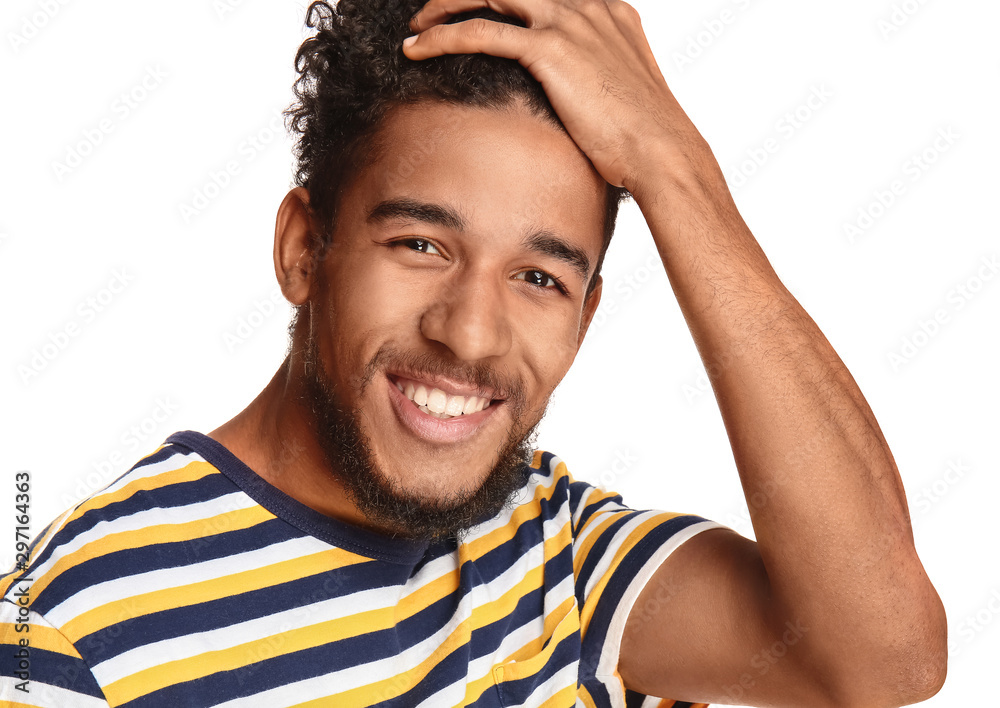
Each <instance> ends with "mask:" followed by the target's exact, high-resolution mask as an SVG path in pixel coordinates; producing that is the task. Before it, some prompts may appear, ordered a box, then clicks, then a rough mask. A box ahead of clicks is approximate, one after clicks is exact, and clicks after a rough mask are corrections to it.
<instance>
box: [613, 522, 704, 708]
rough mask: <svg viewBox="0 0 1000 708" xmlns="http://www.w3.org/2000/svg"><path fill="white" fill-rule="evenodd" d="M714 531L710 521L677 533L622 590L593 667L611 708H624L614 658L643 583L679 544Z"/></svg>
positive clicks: (619, 648) (619, 647)
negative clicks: (598, 656)
mask: <svg viewBox="0 0 1000 708" xmlns="http://www.w3.org/2000/svg"><path fill="white" fill-rule="evenodd" d="M715 528H724V527H723V526H722V525H721V524H717V523H715V522H714V521H701V522H698V523H695V524H692V525H690V526H688V527H687V528H685V529H683V530H681V531H678V532H677V533H675V534H674V535H673V536H671V537H670V538H669V539H667V541H666V542H665V543H664V544H663V545H662V546H660V547H659V548H657V549H656V551H655V552H654V553H653V555H651V556H650V557H649V560H648V561H646V563H645V564H644V565H643V566H642V568H640V569H639V571H638V572H637V573H636V574H635V577H634V578H633V579H632V582H630V583H629V584H628V588H627V589H626V590H625V592H624V594H623V595H622V597H621V600H620V601H619V602H618V607H617V609H616V610H615V613H614V615H613V616H612V618H611V622H610V624H609V625H608V633H607V636H606V637H605V638H604V645H603V648H602V650H601V658H600V660H599V662H598V664H597V670H596V671H595V675H596V677H597V678H598V679H599V680H600V681H602V682H603V683H604V684H605V685H607V686H608V688H609V691H608V692H609V693H610V694H611V698H612V701H613V705H614V706H615V708H624V706H625V702H624V697H622V696H621V694H620V693H619V692H618V686H619V680H618V677H617V676H615V675H614V672H615V671H616V670H617V669H618V655H619V652H620V651H621V641H622V635H623V634H624V633H625V623H626V622H627V620H628V616H629V614H630V613H631V612H632V606H633V605H634V604H635V601H636V599H637V598H638V597H639V594H640V593H641V592H642V590H643V588H644V587H645V586H646V583H648V582H649V579H650V578H652V577H653V574H654V573H655V572H656V571H657V569H658V568H659V567H660V566H661V565H662V564H663V562H664V561H665V560H666V559H667V557H668V556H670V554H671V553H673V552H674V551H675V550H676V549H678V548H680V546H681V544H683V543H685V542H686V541H688V540H690V539H691V538H693V537H694V536H696V535H698V534H699V533H701V532H702V531H707V530H708V529H715ZM611 689H614V690H611Z"/></svg>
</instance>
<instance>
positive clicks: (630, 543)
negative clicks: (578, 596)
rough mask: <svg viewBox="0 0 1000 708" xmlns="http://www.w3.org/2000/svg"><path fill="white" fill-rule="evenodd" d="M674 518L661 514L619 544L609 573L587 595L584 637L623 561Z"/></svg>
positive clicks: (582, 621)
mask: <svg viewBox="0 0 1000 708" xmlns="http://www.w3.org/2000/svg"><path fill="white" fill-rule="evenodd" d="M612 516H614V515H612ZM674 516H677V514H663V513H661V514H657V515H655V516H654V517H652V518H651V519H649V520H647V521H646V522H644V523H642V524H639V525H638V526H637V527H636V528H634V529H633V530H632V532H631V533H630V534H629V535H628V536H626V537H625V539H624V540H623V541H622V542H621V544H619V546H618V547H617V548H616V549H615V550H614V553H615V557H614V560H613V561H612V563H611V565H610V566H609V567H608V569H607V571H605V573H604V575H602V576H601V579H600V580H599V581H597V583H596V584H595V585H594V587H593V589H592V590H591V591H590V594H589V595H587V602H586V604H585V605H584V606H583V608H581V612H580V626H581V632H582V635H583V636H584V637H585V636H587V629H588V628H589V627H590V620H591V618H592V617H593V616H594V610H595V609H597V602H598V600H600V598H601V593H602V592H604V588H605V587H606V586H607V584H608V580H610V579H611V576H612V575H614V574H615V571H616V570H617V569H618V566H619V565H620V564H621V562H622V560H623V559H624V558H625V556H626V555H628V552H629V551H631V550H632V549H633V548H634V547H635V546H636V544H638V543H639V541H641V540H642V539H643V538H644V537H645V536H646V534H648V533H649V532H650V531H651V530H652V529H654V528H655V527H657V526H659V525H660V524H662V523H663V522H664V521H666V520H667V519H668V518H673V517H674ZM588 540H589V539H588Z"/></svg>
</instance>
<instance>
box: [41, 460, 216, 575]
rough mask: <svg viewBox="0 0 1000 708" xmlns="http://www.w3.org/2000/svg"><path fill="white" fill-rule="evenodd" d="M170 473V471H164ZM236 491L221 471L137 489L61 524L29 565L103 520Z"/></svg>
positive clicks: (42, 558) (193, 501) (204, 499)
mask: <svg viewBox="0 0 1000 708" xmlns="http://www.w3.org/2000/svg"><path fill="white" fill-rule="evenodd" d="M164 474H169V473H166V472H165V473H164ZM234 491H236V489H235V487H234V486H233V484H232V482H230V481H229V480H228V479H226V478H225V477H224V476H222V475H221V474H212V475H208V476H207V477H203V478H201V479H196V480H190V481H183V482H176V483H173V484H167V485H165V486H163V487H159V488H157V489H149V490H139V491H137V492H136V493H135V494H132V495H131V496H130V497H128V498H127V499H122V500H120V501H117V502H114V503H111V504H108V505H106V506H103V507H101V508H97V509H90V510H88V511H86V512H84V513H83V515H81V516H80V517H78V518H76V519H73V520H72V521H70V522H69V523H67V524H66V525H65V526H64V527H63V528H61V529H60V530H59V531H58V532H57V533H56V535H55V537H53V539H52V542H51V543H49V544H48V546H47V547H46V549H45V550H44V551H43V552H42V554H41V555H40V556H39V557H38V558H36V559H35V560H34V561H33V563H32V565H33V566H37V565H39V564H41V563H44V562H45V561H46V560H48V558H49V557H50V556H52V554H53V553H55V552H56V550H57V549H58V548H60V547H61V546H63V545H65V544H67V543H69V542H71V541H72V540H73V539H74V538H76V537H77V536H78V535H80V534H82V533H85V532H86V531H89V530H90V529H92V528H94V527H95V526H96V525H97V524H99V523H101V522H102V521H115V520H117V519H121V518H125V517H127V516H131V515H133V514H138V513H140V512H143V511H149V510H152V509H160V508H174V507H181V506H187V505H188V504H197V503H198V502H204V501H209V500H211V499H216V498H218V497H221V496H225V495H226V494H232V493H233V492H234Z"/></svg>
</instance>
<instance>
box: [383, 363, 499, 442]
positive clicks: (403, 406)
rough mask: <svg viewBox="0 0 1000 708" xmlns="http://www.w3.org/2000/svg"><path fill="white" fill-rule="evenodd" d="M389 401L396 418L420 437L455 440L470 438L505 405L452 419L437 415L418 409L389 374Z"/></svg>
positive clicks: (497, 405)
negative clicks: (437, 416) (436, 416)
mask: <svg viewBox="0 0 1000 708" xmlns="http://www.w3.org/2000/svg"><path fill="white" fill-rule="evenodd" d="M386 384H387V385H388V387H389V400H390V401H392V405H393V408H394V409H395V410H396V415H397V417H398V418H399V419H400V420H401V421H402V422H403V424H404V425H406V427H408V428H409V429H410V430H411V431H412V432H414V433H415V434H416V435H417V436H418V437H420V438H422V439H423V440H427V441H428V442H435V443H456V442H461V441H462V440H465V439H466V438H469V437H471V436H472V435H474V434H475V433H476V431H477V430H479V429H480V428H481V427H482V426H483V424H484V423H486V421H487V420H489V418H490V417H491V416H492V415H493V414H494V413H496V411H497V408H499V407H500V405H502V404H496V403H493V404H491V405H490V407H489V408H484V409H483V410H481V411H479V412H478V413H470V414H469V415H459V416H455V417H453V418H446V419H441V418H435V417H434V416H432V415H429V414H427V413H424V412H423V411H422V410H420V409H419V408H417V404H415V403H414V402H413V401H411V400H410V399H409V398H407V397H406V396H405V395H404V394H403V392H402V391H400V390H399V389H398V388H397V387H396V384H395V382H393V381H392V379H390V378H388V377H386Z"/></svg>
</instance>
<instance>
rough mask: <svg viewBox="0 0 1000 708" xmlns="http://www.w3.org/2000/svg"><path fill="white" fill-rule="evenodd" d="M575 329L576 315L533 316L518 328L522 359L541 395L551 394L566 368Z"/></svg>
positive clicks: (571, 357) (571, 355) (573, 352)
mask: <svg viewBox="0 0 1000 708" xmlns="http://www.w3.org/2000/svg"><path fill="white" fill-rule="evenodd" d="M579 331H580V328H579V318H578V317H577V318H575V319H574V318H572V317H568V318H567V317H548V318H545V317H536V318H533V319H531V320H529V321H528V322H527V323H526V326H525V327H524V328H523V329H522V332H523V334H522V336H521V339H522V342H523V343H524V344H523V347H524V349H523V351H524V353H525V354H524V358H525V361H526V363H527V364H528V369H529V370H530V371H531V372H532V374H533V375H534V377H535V378H536V384H537V386H538V388H539V390H540V395H541V396H543V397H548V396H549V395H551V393H552V391H553V390H554V389H555V387H556V386H557V385H558V384H559V382H560V381H562V379H563V377H564V376H565V375H566V372H567V371H568V370H569V367H570V365H571V364H572V363H573V360H574V358H575V357H576V352H577V338H578V333H579Z"/></svg>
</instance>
